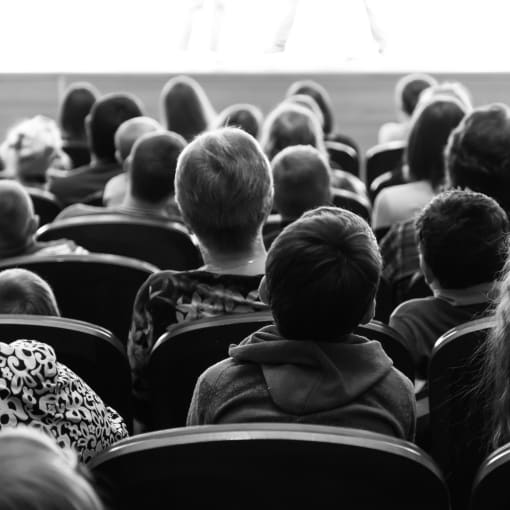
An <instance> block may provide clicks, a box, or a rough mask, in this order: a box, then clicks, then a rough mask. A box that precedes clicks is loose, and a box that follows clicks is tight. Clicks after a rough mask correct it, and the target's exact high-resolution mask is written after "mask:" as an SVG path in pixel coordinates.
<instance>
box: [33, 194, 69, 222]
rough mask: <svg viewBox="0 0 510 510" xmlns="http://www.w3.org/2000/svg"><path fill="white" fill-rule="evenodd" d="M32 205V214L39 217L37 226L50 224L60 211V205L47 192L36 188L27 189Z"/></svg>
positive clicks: (52, 195) (53, 196) (55, 198)
mask: <svg viewBox="0 0 510 510" xmlns="http://www.w3.org/2000/svg"><path fill="white" fill-rule="evenodd" d="M27 191H28V194H29V195H30V198H31V199H32V204H33V205H34V212H35V214H37V216H39V225H46V224H47V223H51V222H52V221H53V220H54V219H55V218H56V217H57V215H58V213H59V212H60V211H61V210H62V204H61V203H60V202H59V201H58V199H57V197H56V196H55V195H54V194H53V193H50V192H49V191H44V190H42V189H38V188H27Z"/></svg>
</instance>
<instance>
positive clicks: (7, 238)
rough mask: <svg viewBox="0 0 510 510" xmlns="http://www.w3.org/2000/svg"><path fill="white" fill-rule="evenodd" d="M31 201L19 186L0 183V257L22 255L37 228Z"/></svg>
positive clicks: (13, 183)
mask: <svg viewBox="0 0 510 510" xmlns="http://www.w3.org/2000/svg"><path fill="white" fill-rule="evenodd" d="M38 224H39V222H38V218H37V216H35V214H34V207H33V204H32V200H31V199H30V196H29V195H28V193H27V191H26V190H25V189H24V188H23V186H22V185H21V184H19V183H18V182H15V181H6V180H5V181H0V256H8V255H11V254H12V255H18V254H22V253H23V251H24V250H25V248H26V247H27V246H28V245H29V244H30V243H31V242H32V240H33V236H34V234H35V232H36V230H37V227H38Z"/></svg>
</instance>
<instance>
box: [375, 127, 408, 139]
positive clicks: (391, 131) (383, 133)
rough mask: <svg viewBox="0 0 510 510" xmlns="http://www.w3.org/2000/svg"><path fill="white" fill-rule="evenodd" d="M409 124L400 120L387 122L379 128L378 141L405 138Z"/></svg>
mask: <svg viewBox="0 0 510 510" xmlns="http://www.w3.org/2000/svg"><path fill="white" fill-rule="evenodd" d="M406 135H407V125H406V124H402V123H399V122H386V123H385V124H383V125H382V126H381V127H380V128H379V135H378V143H380V144H383V143H388V142H399V141H402V140H405V138H406Z"/></svg>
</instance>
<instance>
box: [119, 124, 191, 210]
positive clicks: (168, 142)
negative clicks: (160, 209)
mask: <svg viewBox="0 0 510 510" xmlns="http://www.w3.org/2000/svg"><path fill="white" fill-rule="evenodd" d="M184 147H186V140H185V139H184V138H183V137H182V136H181V135H178V134H177V133H172V132H170V131H164V132H161V133H147V134H146V135H143V136H142V137H141V138H139V139H138V140H137V141H136V143H135V145H134V146H133V149H132V151H131V155H130V157H129V170H128V175H129V190H130V193H131V195H132V196H133V197H134V198H136V199H138V200H142V201H144V202H148V203H151V204H160V203H162V202H165V201H167V200H168V199H169V198H171V197H173V196H174V194H175V190H174V180H175V169H176V166H177V159H178V157H179V155H180V154H181V152H182V151H183V149H184Z"/></svg>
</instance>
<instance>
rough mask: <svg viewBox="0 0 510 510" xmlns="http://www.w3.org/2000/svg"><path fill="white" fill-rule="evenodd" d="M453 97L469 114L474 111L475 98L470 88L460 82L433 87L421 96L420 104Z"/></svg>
mask: <svg viewBox="0 0 510 510" xmlns="http://www.w3.org/2000/svg"><path fill="white" fill-rule="evenodd" d="M437 96H442V97H445V96H446V97H452V98H453V99H455V100H457V101H460V102H461V103H462V104H463V105H464V107H465V109H466V111H467V112H470V111H471V110H472V109H473V98H472V97H471V93H470V92H469V90H468V88H467V87H466V86H465V85H464V84H462V83H461V82H459V81H443V82H441V83H437V84H436V85H432V86H431V87H428V88H427V89H425V90H424V91H423V92H422V94H420V99H419V103H420V104H421V103H422V102H430V101H433V100H434V98H435V97H437Z"/></svg>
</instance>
